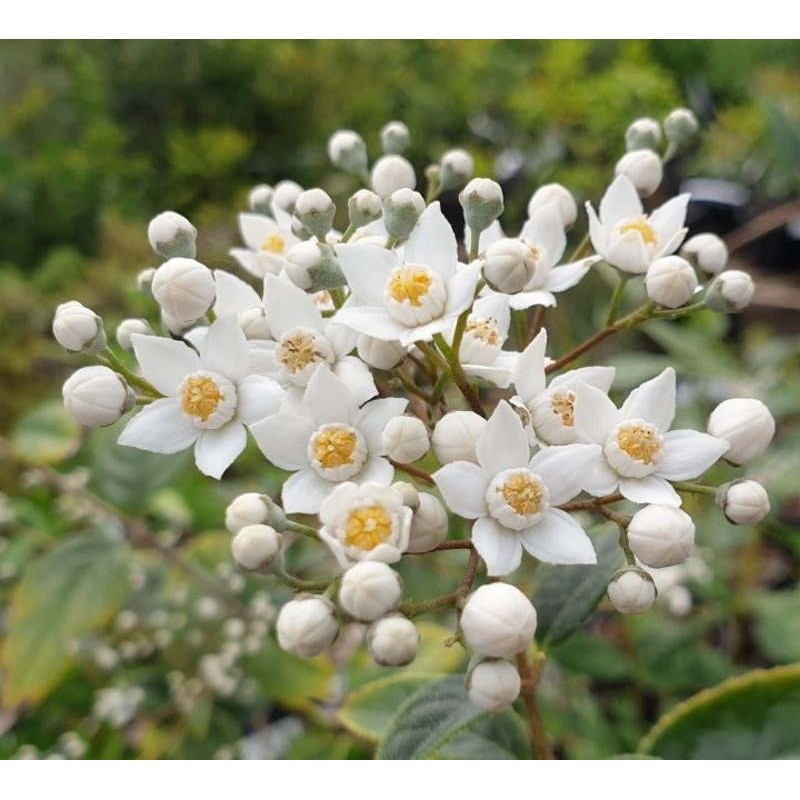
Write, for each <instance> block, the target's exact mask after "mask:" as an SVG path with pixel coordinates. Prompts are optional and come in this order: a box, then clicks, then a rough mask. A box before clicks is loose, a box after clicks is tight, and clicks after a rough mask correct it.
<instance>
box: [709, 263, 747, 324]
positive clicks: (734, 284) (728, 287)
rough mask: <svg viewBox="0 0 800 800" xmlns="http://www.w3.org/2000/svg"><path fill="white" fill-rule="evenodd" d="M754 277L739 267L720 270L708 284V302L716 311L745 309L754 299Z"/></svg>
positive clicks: (730, 311)
mask: <svg viewBox="0 0 800 800" xmlns="http://www.w3.org/2000/svg"><path fill="white" fill-rule="evenodd" d="M754 292H755V286H754V285H753V279H752V278H751V277H750V276H749V275H748V274H747V273H746V272H742V271H741V270H738V269H728V270H725V272H720V274H719V275H717V277H716V278H714V280H713V281H711V283H710V284H709V286H708V290H707V291H706V303H707V304H708V307H709V308H713V309H714V310H715V311H724V312H726V313H729V314H730V313H732V312H736V311H743V310H744V309H745V308H747V306H749V305H750V301H751V300H752V299H753V293H754Z"/></svg>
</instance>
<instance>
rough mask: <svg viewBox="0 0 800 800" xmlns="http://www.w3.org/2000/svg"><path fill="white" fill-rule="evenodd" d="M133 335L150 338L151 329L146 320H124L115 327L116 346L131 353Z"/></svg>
mask: <svg viewBox="0 0 800 800" xmlns="http://www.w3.org/2000/svg"><path fill="white" fill-rule="evenodd" d="M134 333H138V334H141V335H142V336H152V335H153V329H152V328H151V327H150V323H149V322H148V321H147V320H146V319H124V320H122V322H120V324H119V325H117V331H116V338H117V344H118V345H119V346H120V347H121V348H122V349H123V350H129V351H133V345H132V344H131V336H133V334H134Z"/></svg>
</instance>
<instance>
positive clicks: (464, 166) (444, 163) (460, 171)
mask: <svg viewBox="0 0 800 800" xmlns="http://www.w3.org/2000/svg"><path fill="white" fill-rule="evenodd" d="M474 171H475V161H474V160H473V158H472V156H471V155H470V154H469V153H468V152H467V151H466V150H461V149H460V148H456V149H455V150H448V151H447V152H446V153H445V154H444V155H443V156H442V159H441V161H440V162H439V184H440V186H441V187H442V189H444V190H447V189H458V188H460V187H461V186H464V184H466V182H467V181H468V180H469V179H470V178H471V177H472V174H473V172H474Z"/></svg>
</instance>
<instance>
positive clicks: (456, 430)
mask: <svg viewBox="0 0 800 800" xmlns="http://www.w3.org/2000/svg"><path fill="white" fill-rule="evenodd" d="M485 426H486V420H485V419H484V418H483V417H481V416H480V415H478V414H476V413H475V412H474V411H451V412H449V413H448V414H445V415H444V416H443V417H442V418H441V419H440V420H439V421H438V422H437V423H436V427H435V428H434V429H433V436H432V437H431V444H432V445H433V452H434V453H435V454H436V458H437V459H438V460H439V463H440V464H449V463H451V462H452V461H472V462H474V463H476V464H477V463H478V457H477V456H476V455H475V443H476V442H477V441H478V436H480V434H481V432H482V431H483V429H484V427H485Z"/></svg>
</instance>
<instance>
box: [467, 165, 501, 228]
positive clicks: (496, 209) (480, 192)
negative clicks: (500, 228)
mask: <svg viewBox="0 0 800 800" xmlns="http://www.w3.org/2000/svg"><path fill="white" fill-rule="evenodd" d="M458 199H459V202H460V203H461V207H462V208H463V209H464V221H465V222H466V224H467V227H468V228H470V230H472V232H473V234H479V233H481V231H485V230H486V229H487V228H488V227H489V226H490V225H491V224H492V223H493V222H494V221H495V220H496V219H497V218H498V217H499V216H500V215H501V214H502V213H503V207H504V206H503V190H502V189H501V188H500V184H499V183H497V182H496V181H493V180H490V179H489V178H473V179H472V180H471V181H470V182H469V183H468V184H467V185H466V186H465V187H464V189H463V190H462V191H461V194H460V195H459V196H458Z"/></svg>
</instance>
